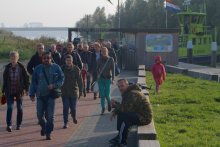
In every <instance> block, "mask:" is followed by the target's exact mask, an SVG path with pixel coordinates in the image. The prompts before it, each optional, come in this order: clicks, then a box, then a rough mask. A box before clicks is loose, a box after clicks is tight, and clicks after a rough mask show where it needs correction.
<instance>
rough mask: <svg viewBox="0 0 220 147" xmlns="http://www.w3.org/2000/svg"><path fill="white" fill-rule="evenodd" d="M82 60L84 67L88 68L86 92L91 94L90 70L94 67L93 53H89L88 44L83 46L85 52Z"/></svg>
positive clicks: (82, 54)
mask: <svg viewBox="0 0 220 147" xmlns="http://www.w3.org/2000/svg"><path fill="white" fill-rule="evenodd" d="M81 58H82V62H83V66H84V67H85V68H86V81H87V83H86V87H84V88H86V91H87V93H89V90H90V77H91V73H89V69H90V68H91V66H92V52H90V51H89V46H88V45H87V44H84V45H83V52H82V53H81Z"/></svg>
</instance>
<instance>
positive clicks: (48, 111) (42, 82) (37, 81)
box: [29, 52, 64, 140]
mask: <svg viewBox="0 0 220 147" xmlns="http://www.w3.org/2000/svg"><path fill="white" fill-rule="evenodd" d="M63 82H64V74H63V72H62V70H61V68H60V66H59V65H57V64H55V63H52V56H51V53H50V52H44V53H43V54H42V64H40V65H38V66H37V67H36V68H35V69H34V71H33V74H32V81H31V85H30V90H29V96H30V99H31V100H32V101H35V97H37V105H36V106H37V118H38V121H39V125H40V126H41V131H40V134H41V136H45V135H46V140H51V139H52V138H51V133H52V131H53V128H54V110H55V102H56V101H55V100H56V97H55V96H54V95H52V94H51V91H52V90H54V89H59V88H60V87H61V86H62V85H63Z"/></svg>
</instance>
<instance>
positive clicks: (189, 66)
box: [178, 62, 220, 75]
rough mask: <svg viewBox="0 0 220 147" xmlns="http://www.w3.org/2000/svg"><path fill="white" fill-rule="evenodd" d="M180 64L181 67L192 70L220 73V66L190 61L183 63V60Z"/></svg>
mask: <svg viewBox="0 0 220 147" xmlns="http://www.w3.org/2000/svg"><path fill="white" fill-rule="evenodd" d="M178 66H179V67H181V68H186V69H188V70H191V71H196V72H201V73H208V74H217V75H220V68H219V67H217V68H214V67H209V66H201V65H196V64H188V63H183V62H179V65H178Z"/></svg>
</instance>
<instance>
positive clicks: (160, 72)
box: [151, 56, 166, 93]
mask: <svg viewBox="0 0 220 147" xmlns="http://www.w3.org/2000/svg"><path fill="white" fill-rule="evenodd" d="M161 61H162V59H161V56H156V57H155V64H154V65H153V66H152V69H151V71H152V74H153V77H154V81H155V83H156V93H159V89H160V88H159V87H160V85H162V83H163V81H164V80H165V78H166V70H165V67H164V65H163V64H162V63H161Z"/></svg>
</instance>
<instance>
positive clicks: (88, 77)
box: [86, 74, 91, 91]
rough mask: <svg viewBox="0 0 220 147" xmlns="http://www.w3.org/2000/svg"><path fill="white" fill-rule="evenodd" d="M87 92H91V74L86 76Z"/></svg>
mask: <svg viewBox="0 0 220 147" xmlns="http://www.w3.org/2000/svg"><path fill="white" fill-rule="evenodd" d="M86 82H87V83H86V91H89V90H90V83H91V82H90V74H87V75H86Z"/></svg>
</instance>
